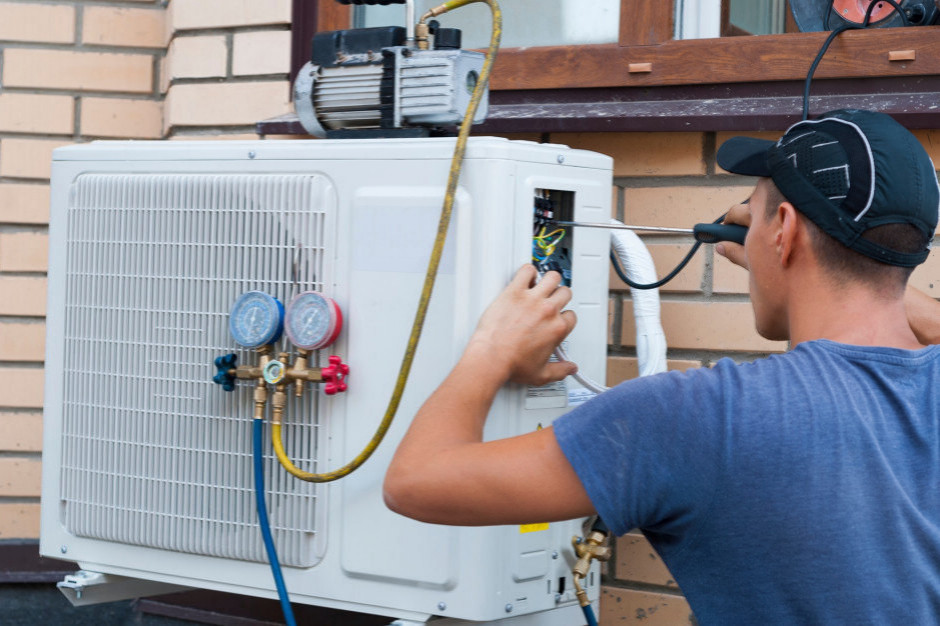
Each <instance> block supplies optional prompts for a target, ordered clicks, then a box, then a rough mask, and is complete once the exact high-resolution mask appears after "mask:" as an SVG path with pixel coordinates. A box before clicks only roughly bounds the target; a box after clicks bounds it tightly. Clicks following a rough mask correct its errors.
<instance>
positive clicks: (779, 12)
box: [675, 0, 787, 39]
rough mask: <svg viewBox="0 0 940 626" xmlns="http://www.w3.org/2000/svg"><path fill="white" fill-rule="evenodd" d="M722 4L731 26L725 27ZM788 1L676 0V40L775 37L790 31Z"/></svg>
mask: <svg viewBox="0 0 940 626" xmlns="http://www.w3.org/2000/svg"><path fill="white" fill-rule="evenodd" d="M722 2H725V3H727V5H728V22H729V24H727V25H724V28H723V25H722V23H721V6H722ZM786 12H787V3H786V0H676V33H675V37H676V39H708V38H711V37H720V36H721V35H722V34H725V35H773V34H776V33H782V32H785V30H786Z"/></svg>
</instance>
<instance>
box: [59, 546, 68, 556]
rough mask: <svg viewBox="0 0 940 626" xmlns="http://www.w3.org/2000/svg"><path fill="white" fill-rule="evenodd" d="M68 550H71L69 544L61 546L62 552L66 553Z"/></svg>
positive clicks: (60, 550)
mask: <svg viewBox="0 0 940 626" xmlns="http://www.w3.org/2000/svg"><path fill="white" fill-rule="evenodd" d="M68 551H69V547H68V546H62V547H61V548H59V552H61V553H62V554H65V553H66V552H68Z"/></svg>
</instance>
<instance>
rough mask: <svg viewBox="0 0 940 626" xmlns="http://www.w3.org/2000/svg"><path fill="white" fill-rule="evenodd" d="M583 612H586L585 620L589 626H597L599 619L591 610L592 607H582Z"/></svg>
mask: <svg viewBox="0 0 940 626" xmlns="http://www.w3.org/2000/svg"><path fill="white" fill-rule="evenodd" d="M581 610H582V611H584V619H586V620H587V626H597V618H596V617H594V609H592V608H591V605H590V604H589V605H587V606H582V607H581Z"/></svg>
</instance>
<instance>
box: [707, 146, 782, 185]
mask: <svg viewBox="0 0 940 626" xmlns="http://www.w3.org/2000/svg"><path fill="white" fill-rule="evenodd" d="M775 143H776V142H774V141H770V140H769V139H755V138H753V137H732V138H731V139H729V140H728V141H726V142H724V143H723V144H721V147H720V148H718V155H717V160H718V165H720V166H721V167H722V168H723V169H725V170H727V171H729V172H731V173H732V174H743V175H744V176H763V177H769V176H770V166H768V165H767V151H768V150H769V149H770V148H771V147H772V146H774V145H775Z"/></svg>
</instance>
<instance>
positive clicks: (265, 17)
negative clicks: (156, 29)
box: [169, 0, 291, 30]
mask: <svg viewBox="0 0 940 626" xmlns="http://www.w3.org/2000/svg"><path fill="white" fill-rule="evenodd" d="M169 11H170V15H171V17H170V20H171V21H170V24H171V27H172V28H173V29H174V30H189V29H193V28H225V27H231V26H261V25H266V24H290V22H291V2H290V0H173V2H171V3H170V8H169Z"/></svg>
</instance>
